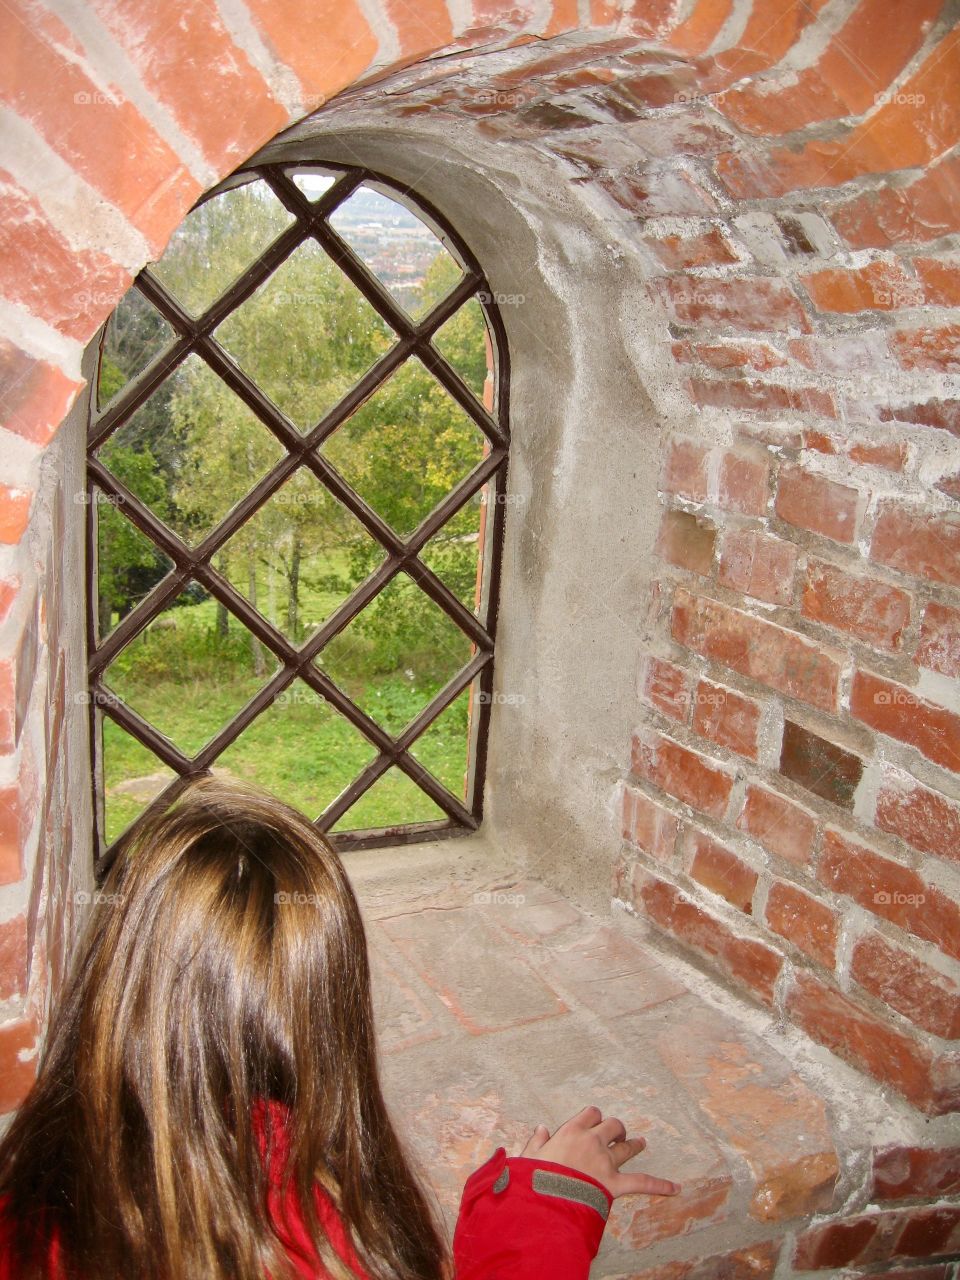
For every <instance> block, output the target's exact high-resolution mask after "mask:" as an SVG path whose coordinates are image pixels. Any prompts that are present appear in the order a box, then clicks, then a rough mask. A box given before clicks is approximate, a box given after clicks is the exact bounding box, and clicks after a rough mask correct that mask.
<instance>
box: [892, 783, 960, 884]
mask: <svg viewBox="0 0 960 1280" xmlns="http://www.w3.org/2000/svg"><path fill="white" fill-rule="evenodd" d="M874 821H875V823H876V824H877V826H878V827H879V828H880V830H881V831H888V832H890V834H891V835H895V836H899V837H900V839H901V840H906V842H907V844H909V845H912V846H913V848H914V849H919V850H920V852H921V853H932V854H935V855H936V856H937V857H940V858H953V859H954V860H957V861H960V805H958V804H956V803H955V802H954V801H952V800H948V799H947V797H946V796H944V795H941V794H940V792H939V791H931V790H930V789H929V788H928V787H924V786H922V785H921V784H920V783H919V782H917V781H915V779H913V778H911V777H909V776H908V775H906V774H901V773H895V772H894V771H893V770H892V769H885V770H884V773H883V781H882V783H881V786H880V790H879V791H878V793H877V811H876V816H875V818H874Z"/></svg>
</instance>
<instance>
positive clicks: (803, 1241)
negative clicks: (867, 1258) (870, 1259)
mask: <svg viewBox="0 0 960 1280" xmlns="http://www.w3.org/2000/svg"><path fill="white" fill-rule="evenodd" d="M881 1222H882V1219H881V1217H880V1215H879V1214H874V1215H864V1216H863V1217H861V1218H848V1219H847V1220H846V1221H845V1222H827V1223H824V1224H823V1225H822V1226H819V1227H812V1228H811V1229H810V1230H809V1231H805V1232H804V1233H803V1234H802V1235H801V1236H800V1237H799V1238H798V1240H797V1247H796V1251H795V1253H794V1256H793V1265H794V1266H795V1267H796V1268H798V1269H799V1270H802V1271H820V1270H822V1269H824V1268H826V1267H843V1266H846V1265H847V1264H848V1263H851V1262H856V1261H857V1260H858V1259H859V1258H860V1257H861V1255H862V1254H863V1252H864V1250H865V1249H866V1248H867V1246H868V1245H870V1244H871V1243H872V1241H873V1239H874V1237H875V1236H876V1234H877V1228H878V1227H879V1226H880V1225H881Z"/></svg>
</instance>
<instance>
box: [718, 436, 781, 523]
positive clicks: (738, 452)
mask: <svg viewBox="0 0 960 1280" xmlns="http://www.w3.org/2000/svg"><path fill="white" fill-rule="evenodd" d="M769 499H770V455H769V454H768V453H767V451H766V450H765V449H751V448H744V447H741V448H737V449H727V450H725V451H724V452H723V453H722V454H721V455H720V479H719V483H718V488H717V505H718V506H721V507H723V509H724V511H739V512H740V513H741V515H745V516H762V515H763V514H764V512H765V511H766V509H767V503H768V502H769Z"/></svg>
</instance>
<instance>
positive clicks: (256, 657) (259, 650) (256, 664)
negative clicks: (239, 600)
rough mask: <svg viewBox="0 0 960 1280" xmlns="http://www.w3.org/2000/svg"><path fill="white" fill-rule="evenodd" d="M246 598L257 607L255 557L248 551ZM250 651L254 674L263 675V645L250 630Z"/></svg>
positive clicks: (265, 666)
mask: <svg viewBox="0 0 960 1280" xmlns="http://www.w3.org/2000/svg"><path fill="white" fill-rule="evenodd" d="M247 598H248V599H249V601H250V603H251V604H252V605H253V607H254V608H256V607H257V558H256V556H255V555H254V554H253V552H251V553H250V559H249V560H248V561H247ZM250 652H251V653H252V654H253V674H254V675H256V676H265V675H266V674H267V662H266V659H265V658H264V656H263V645H262V644H261V643H260V641H259V640H258V639H257V637H256V636H255V635H254V634H253V632H252V631H251V632H250Z"/></svg>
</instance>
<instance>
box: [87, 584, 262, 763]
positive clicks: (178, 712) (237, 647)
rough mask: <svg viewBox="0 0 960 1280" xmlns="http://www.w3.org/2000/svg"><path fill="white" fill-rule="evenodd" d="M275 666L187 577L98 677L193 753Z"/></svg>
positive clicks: (210, 736)
mask: <svg viewBox="0 0 960 1280" xmlns="http://www.w3.org/2000/svg"><path fill="white" fill-rule="evenodd" d="M276 669H277V663H276V659H275V658H274V657H273V655H272V654H270V653H268V652H265V651H264V650H263V647H262V646H261V645H260V644H259V642H257V641H256V640H255V638H254V637H253V636H252V635H251V634H250V632H248V631H247V630H246V628H244V627H243V626H242V625H241V624H240V623H239V621H238V620H237V619H236V618H234V617H231V615H230V614H229V612H228V611H227V610H226V609H224V608H223V606H222V605H220V604H219V603H218V601H217V600H215V599H214V598H213V597H212V596H210V595H209V594H208V593H207V592H206V591H205V590H204V589H203V587H202V586H201V585H200V584H199V583H198V582H191V583H190V584H189V585H188V586H187V587H186V589H185V590H184V591H182V592H181V593H180V595H178V596H177V597H176V598H175V599H174V600H173V601H172V603H171V604H169V605H168V606H167V607H166V608H165V609H163V610H162V611H161V612H160V614H159V615H158V616H157V617H156V618H155V619H154V620H153V621H152V622H151V623H150V624H149V626H147V627H145V628H144V630H143V631H141V632H140V634H139V635H138V636H137V637H136V638H135V639H133V640H131V642H130V643H129V644H128V645H127V646H126V647H125V648H124V649H123V650H121V652H120V653H119V654H118V655H117V656H116V658H114V660H113V662H111V663H110V665H109V666H108V667H107V670H106V673H105V677H104V679H105V683H106V684H107V685H108V686H109V688H111V689H112V690H113V692H114V693H116V694H117V695H119V697H121V698H122V699H123V701H124V702H125V703H126V704H127V705H128V706H129V707H131V708H132V709H133V710H134V711H136V712H137V714H138V715H140V716H142V717H143V719H144V720H147V721H148V722H149V723H150V724H152V725H153V726H154V727H155V728H156V729H158V730H159V731H160V733H162V734H164V736H165V737H167V738H169V740H170V741H171V742H172V743H173V744H174V745H175V746H177V747H179V749H180V750H181V751H182V752H184V754H185V755H188V756H194V755H196V753H197V752H198V751H199V750H200V748H201V747H202V746H204V744H205V743H207V742H209V740H210V739H211V738H212V737H213V736H214V734H215V733H217V732H219V730H220V729H222V728H223V726H224V725H225V724H226V723H227V722H228V721H229V720H231V719H232V718H233V717H234V716H235V715H236V714H237V712H238V711H239V710H240V708H241V707H243V706H244V705H245V704H246V703H247V702H249V701H250V699H251V698H252V697H253V695H254V694H255V693H256V692H257V690H258V689H259V688H260V687H261V686H262V685H263V684H265V683H266V681H267V678H268V676H269V675H272V674H273V673H274V672H275V671H276Z"/></svg>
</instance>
